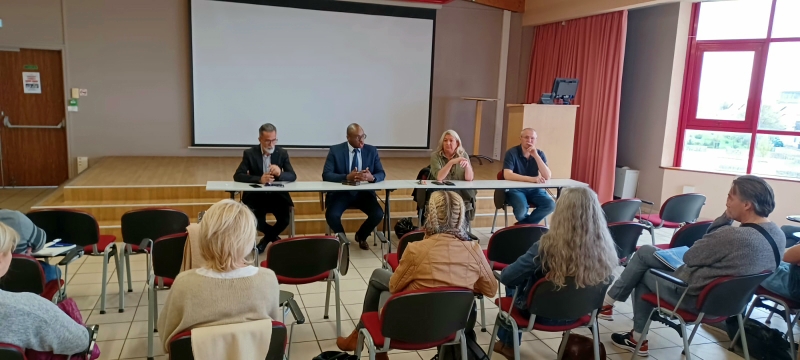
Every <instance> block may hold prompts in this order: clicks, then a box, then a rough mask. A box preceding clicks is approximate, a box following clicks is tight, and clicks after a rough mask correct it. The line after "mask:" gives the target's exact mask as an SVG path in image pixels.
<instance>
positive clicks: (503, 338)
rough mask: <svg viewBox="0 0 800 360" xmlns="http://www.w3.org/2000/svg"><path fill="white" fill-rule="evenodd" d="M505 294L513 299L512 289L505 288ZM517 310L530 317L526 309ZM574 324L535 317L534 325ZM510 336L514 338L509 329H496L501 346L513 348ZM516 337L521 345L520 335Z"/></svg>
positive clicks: (571, 321)
mask: <svg viewBox="0 0 800 360" xmlns="http://www.w3.org/2000/svg"><path fill="white" fill-rule="evenodd" d="M506 293H507V294H508V295H506V296H509V297H513V296H514V289H512V288H510V287H508V286H506ZM517 309H518V310H519V312H520V313H522V315H523V316H526V317H527V316H530V315H531V314H530V313H529V312H528V309H520V308H517ZM505 310H506V311H508V309H505ZM574 322H575V320H554V319H548V318H546V317H540V316H537V317H536V323H537V324H541V325H548V326H559V325H567V324H571V323H574ZM520 330H521V329H520ZM512 336H514V335H513V334H512V333H511V330H510V329H506V328H504V327H502V326H501V327H500V328H499V329H497V339H498V340H499V341H500V342H501V343H503V345H505V346H514V338H513V337H512ZM517 336H518V339H519V342H520V343H522V333H521V332H518V333H517ZM489 351H492V349H489Z"/></svg>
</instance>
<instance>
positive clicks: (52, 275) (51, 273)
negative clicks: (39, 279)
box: [39, 261, 61, 284]
mask: <svg viewBox="0 0 800 360" xmlns="http://www.w3.org/2000/svg"><path fill="white" fill-rule="evenodd" d="M39 264H41V265H42V270H44V282H45V284H46V283H48V282H50V281H53V280H58V279H59V278H61V269H59V268H58V265H50V264H48V263H46V262H44V261H39Z"/></svg>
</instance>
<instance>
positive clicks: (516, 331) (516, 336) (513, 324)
mask: <svg viewBox="0 0 800 360" xmlns="http://www.w3.org/2000/svg"><path fill="white" fill-rule="evenodd" d="M511 333H512V334H514V335H513V340H514V360H520V359H522V358H521V357H519V329H518V328H517V323H516V322H515V321H511ZM489 350H491V349H489Z"/></svg>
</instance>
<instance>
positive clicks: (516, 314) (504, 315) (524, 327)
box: [489, 278, 611, 360]
mask: <svg viewBox="0 0 800 360" xmlns="http://www.w3.org/2000/svg"><path fill="white" fill-rule="evenodd" d="M610 285H611V279H608V281H607V282H605V283H600V284H597V285H593V286H586V287H583V288H578V287H577V286H576V285H575V281H574V279H573V278H567V279H566V284H565V285H564V286H563V287H561V288H558V287H557V286H556V285H555V284H553V283H552V282H550V281H548V280H547V279H541V280H539V281H538V282H536V284H534V285H533V287H532V288H531V290H530V292H529V293H528V294H520V293H521V291H517V292H515V293H514V297H513V298H511V297H502V298H498V299H497V300H495V303H496V304H497V307H498V308H499V309H500V311H499V312H498V314H497V320H496V321H495V323H494V331H493V332H492V341H491V342H490V343H489V349H490V350H491V349H492V348H494V343H495V341H496V340H497V331H498V330H499V329H500V326H503V327H505V328H507V329H509V330H511V333H512V334H513V336H512V337H513V338H514V359H517V360H519V359H520V355H519V338H518V337H517V336H516V334H517V333H518V332H521V331H525V332H529V331H531V330H539V331H547V332H564V335H563V337H562V339H561V346H559V348H558V359H561V357H562V356H564V350H565V348H566V345H567V339H568V338H569V334H570V331H571V330H573V329H577V328H579V327H583V326H587V327H589V328H591V329H592V335H593V345H594V358H595V360H599V359H600V338H599V330H598V327H597V309H599V308H600V307H602V306H603V297H604V296H605V294H606V290H608V287H609V286H610ZM518 290H519V289H518ZM518 296H527V299H528V301H527V304H528V312H529V313H530V314H531V315H530V316H523V314H522V313H521V312H520V310H519V309H517V308H516V307H515V306H514V302H515V299H516V298H517V297H518ZM537 316H542V317H545V318H548V319H553V320H573V319H577V321H575V322H573V323H571V324H567V325H559V326H549V325H542V324H538V323H536V317H537ZM489 359H490V360H491V359H492V352H490V353H489Z"/></svg>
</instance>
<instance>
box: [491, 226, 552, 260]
mask: <svg viewBox="0 0 800 360" xmlns="http://www.w3.org/2000/svg"><path fill="white" fill-rule="evenodd" d="M546 233H547V228H546V227H544V226H541V225H529V224H526V225H514V226H509V227H507V228H502V229H500V230H497V231H495V233H494V234H493V235H492V237H491V238H489V247H488V248H487V249H486V258H487V259H488V260H489V261H494V262H497V263H501V264H511V263H513V262H514V261H516V260H517V258H519V257H520V256H522V254H524V253H526V252H527V251H528V250H529V249H530V248H531V246H533V244H535V243H536V242H537V241H539V239H541V238H542V235H544V234H546Z"/></svg>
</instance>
